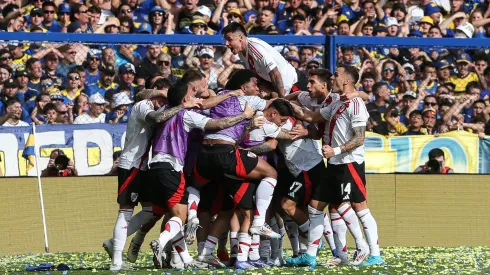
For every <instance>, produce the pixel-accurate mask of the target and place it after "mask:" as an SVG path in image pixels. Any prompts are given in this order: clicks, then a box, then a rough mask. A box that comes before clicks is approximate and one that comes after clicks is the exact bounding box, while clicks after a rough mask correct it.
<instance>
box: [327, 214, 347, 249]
mask: <svg viewBox="0 0 490 275" xmlns="http://www.w3.org/2000/svg"><path fill="white" fill-rule="evenodd" d="M330 220H331V221H332V231H333V239H334V242H335V246H336V247H337V251H336V252H337V256H339V257H340V256H347V225H346V224H345V222H344V220H343V219H342V217H341V216H340V214H339V213H330Z"/></svg>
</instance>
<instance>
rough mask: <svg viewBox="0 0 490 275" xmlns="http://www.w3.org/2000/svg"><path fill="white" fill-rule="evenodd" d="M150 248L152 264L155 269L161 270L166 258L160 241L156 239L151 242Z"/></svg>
mask: <svg viewBox="0 0 490 275" xmlns="http://www.w3.org/2000/svg"><path fill="white" fill-rule="evenodd" d="M150 247H151V250H153V263H154V264H155V267H156V268H162V267H163V266H164V262H165V260H166V257H167V256H166V254H165V253H163V247H162V246H161V245H160V241H159V240H158V239H156V240H153V241H151V243H150ZM157 264H158V265H157Z"/></svg>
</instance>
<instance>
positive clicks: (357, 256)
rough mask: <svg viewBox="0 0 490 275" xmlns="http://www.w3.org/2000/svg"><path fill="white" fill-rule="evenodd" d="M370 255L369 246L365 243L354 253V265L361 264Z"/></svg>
mask: <svg viewBox="0 0 490 275" xmlns="http://www.w3.org/2000/svg"><path fill="white" fill-rule="evenodd" d="M368 255H369V246H368V245H367V244H366V243H365V244H363V245H360V246H359V248H357V249H356V251H355V252H354V254H353V255H352V262H351V263H352V265H359V264H361V263H362V262H363V261H364V260H365V259H366V257H367V256H368Z"/></svg>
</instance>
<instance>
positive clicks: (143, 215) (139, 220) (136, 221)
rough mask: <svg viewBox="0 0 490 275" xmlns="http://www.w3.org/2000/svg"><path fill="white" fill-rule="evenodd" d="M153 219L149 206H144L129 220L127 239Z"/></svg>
mask: <svg viewBox="0 0 490 275" xmlns="http://www.w3.org/2000/svg"><path fill="white" fill-rule="evenodd" d="M151 219H153V211H152V210H151V206H145V207H143V209H141V211H140V212H138V213H137V214H136V215H134V216H133V217H132V218H131V221H130V222H129V224H128V233H127V234H128V237H129V236H131V235H133V233H134V232H136V231H138V230H139V229H140V228H141V226H142V225H143V224H145V223H147V222H149V221H151Z"/></svg>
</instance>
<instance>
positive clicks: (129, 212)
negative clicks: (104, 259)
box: [112, 209, 133, 265]
mask: <svg viewBox="0 0 490 275" xmlns="http://www.w3.org/2000/svg"><path fill="white" fill-rule="evenodd" d="M132 216H133V209H120V210H119V214H118V215H117V220H116V224H115V225H114V235H113V240H114V255H112V264H113V265H120V264H122V251H123V249H124V245H125V244H126V238H127V234H128V224H129V222H130V221H131V217H132Z"/></svg>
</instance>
